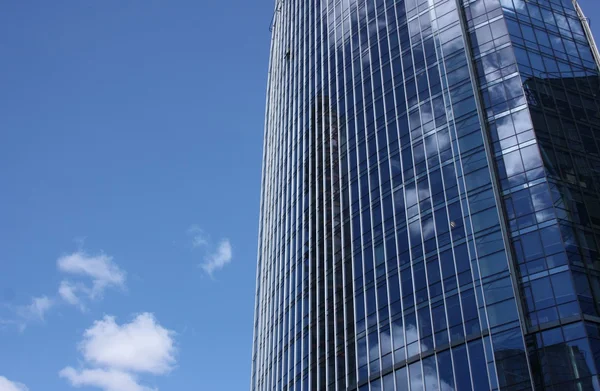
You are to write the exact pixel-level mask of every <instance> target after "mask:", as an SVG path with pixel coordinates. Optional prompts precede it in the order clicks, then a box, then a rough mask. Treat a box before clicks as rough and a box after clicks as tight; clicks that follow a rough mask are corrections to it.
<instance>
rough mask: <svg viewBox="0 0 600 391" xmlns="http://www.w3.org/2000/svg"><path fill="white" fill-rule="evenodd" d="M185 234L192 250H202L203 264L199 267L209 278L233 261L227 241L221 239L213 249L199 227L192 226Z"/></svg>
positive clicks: (208, 238) (231, 251)
mask: <svg viewBox="0 0 600 391" xmlns="http://www.w3.org/2000/svg"><path fill="white" fill-rule="evenodd" d="M187 234H188V235H190V236H191V245H192V248H194V249H197V248H202V249H203V252H204V257H203V258H204V259H203V262H202V263H201V264H200V265H199V266H200V267H201V268H202V270H204V271H205V272H206V274H208V275H209V276H210V277H211V278H212V277H213V274H214V273H215V272H216V271H218V270H221V269H223V268H224V267H225V265H227V264H228V263H230V262H231V260H232V259H233V250H232V246H231V242H230V241H229V239H227V238H224V239H221V241H220V242H219V244H218V246H217V248H216V249H215V248H214V246H213V245H212V243H211V240H210V236H209V235H207V234H206V233H205V232H204V230H203V229H202V228H200V226H198V225H196V224H193V225H192V226H190V228H188V230H187Z"/></svg>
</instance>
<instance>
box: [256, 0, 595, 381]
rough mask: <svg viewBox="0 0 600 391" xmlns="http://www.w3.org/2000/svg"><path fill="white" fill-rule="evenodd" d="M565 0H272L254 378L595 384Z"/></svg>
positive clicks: (575, 29) (578, 92) (591, 156)
mask: <svg viewBox="0 0 600 391" xmlns="http://www.w3.org/2000/svg"><path fill="white" fill-rule="evenodd" d="M599 59H600V56H598V52H597V50H596V48H595V45H594V44H593V39H592V37H591V34H590V32H589V27H588V25H587V21H586V20H585V19H584V17H583V14H582V13H581V11H580V9H579V7H578V5H577V4H576V3H574V2H573V1H572V0H311V1H301V0H280V1H277V3H276V10H275V15H274V18H273V39H272V47H271V63H270V68H269V83H268V91H267V111H266V128H265V144H264V163H263V164H264V167H263V180H262V204H261V220H260V230H259V231H260V233H259V234H260V238H259V253H258V269H257V292H256V316H255V324H254V328H255V332H254V349H253V357H252V383H251V384H252V385H251V388H252V390H294V391H299V390H303V391H304V390H336V391H341V390H344V391H345V390H358V391H365V390H383V391H390V390H398V391H404V390H411V391H416V390H419V391H420V390H426V391H430V390H436V391H450V390H457V391H466V390H477V391H480V390H481V391H487V390H514V391H517V390H577V391H587V390H600V381H599V378H598V370H600V305H599V303H600V247H599V244H600V77H599V76H600V75H599V68H598V64H599V63H600V62H599Z"/></svg>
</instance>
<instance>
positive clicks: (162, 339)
mask: <svg viewBox="0 0 600 391" xmlns="http://www.w3.org/2000/svg"><path fill="white" fill-rule="evenodd" d="M79 350H80V351H81V353H82V355H83V359H84V363H85V366H86V367H87V368H83V369H81V370H77V369H74V368H72V367H66V368H64V369H63V370H62V371H60V373H59V375H60V376H61V377H63V378H66V379H67V380H69V382H70V383H71V385H72V386H74V387H81V386H92V387H97V388H100V389H102V390H104V391H150V390H151V389H150V388H147V387H145V386H142V385H140V384H139V382H138V380H137V375H138V374H141V373H149V374H153V375H162V374H165V373H167V372H169V371H171V370H172V369H173V366H174V365H175V362H176V360H175V354H176V352H177V349H176V347H175V341H174V332H173V331H170V330H167V329H166V328H164V327H162V326H161V325H160V324H158V323H157V321H156V319H155V318H154V315H152V314H150V313H143V314H140V315H138V316H136V317H135V318H134V319H133V320H132V321H131V322H130V323H126V324H123V325H119V324H117V323H116V322H115V318H114V317H113V316H105V317H104V318H103V319H102V320H98V321H96V322H94V324H93V325H92V327H90V328H89V329H87V330H86V331H85V332H84V335H83V341H81V343H80V344H79Z"/></svg>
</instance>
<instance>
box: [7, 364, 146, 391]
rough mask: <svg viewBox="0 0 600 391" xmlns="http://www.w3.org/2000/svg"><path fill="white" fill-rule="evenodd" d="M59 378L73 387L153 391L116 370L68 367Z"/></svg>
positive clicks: (133, 377) (134, 378)
mask: <svg viewBox="0 0 600 391" xmlns="http://www.w3.org/2000/svg"><path fill="white" fill-rule="evenodd" d="M59 376H60V377H63V378H65V379H67V380H68V381H69V382H70V383H71V385H72V386H73V387H96V388H100V389H103V390H105V391H152V389H151V388H148V387H144V386H142V385H140V384H139V383H138V380H137V378H136V377H135V376H134V375H132V374H130V373H127V372H123V371H119V370H115V369H108V370H107V369H84V370H82V371H77V370H75V369H73V368H71V367H67V368H65V369H63V370H62V371H60V372H59ZM0 391H2V389H0Z"/></svg>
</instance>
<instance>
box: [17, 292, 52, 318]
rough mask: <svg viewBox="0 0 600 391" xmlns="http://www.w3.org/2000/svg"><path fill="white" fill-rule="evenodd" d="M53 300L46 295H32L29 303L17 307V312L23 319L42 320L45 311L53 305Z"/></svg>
mask: <svg viewBox="0 0 600 391" xmlns="http://www.w3.org/2000/svg"><path fill="white" fill-rule="evenodd" d="M54 304H55V302H54V300H52V299H50V298H49V297H48V296H40V297H34V298H33V299H31V304H29V305H27V306H22V307H19V309H18V313H19V315H21V317H23V318H24V319H25V320H41V321H44V319H45V315H46V312H48V311H49V310H50V308H52V307H53V306H54Z"/></svg>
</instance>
